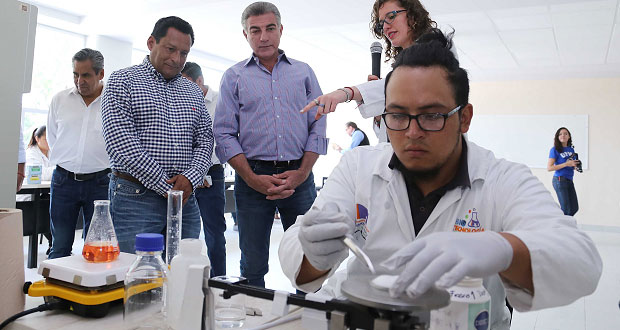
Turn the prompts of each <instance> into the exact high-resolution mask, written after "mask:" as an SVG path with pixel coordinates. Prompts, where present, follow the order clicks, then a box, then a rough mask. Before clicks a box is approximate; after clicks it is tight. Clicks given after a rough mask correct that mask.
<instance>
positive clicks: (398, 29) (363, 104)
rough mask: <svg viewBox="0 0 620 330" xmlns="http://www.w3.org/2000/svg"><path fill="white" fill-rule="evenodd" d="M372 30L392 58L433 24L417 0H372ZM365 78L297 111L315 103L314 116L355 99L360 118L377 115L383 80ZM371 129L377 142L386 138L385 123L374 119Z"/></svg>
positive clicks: (381, 104) (381, 102)
mask: <svg viewBox="0 0 620 330" xmlns="http://www.w3.org/2000/svg"><path fill="white" fill-rule="evenodd" d="M371 26H372V28H373V29H372V32H373V34H374V35H375V37H376V38H377V39H381V38H382V39H383V40H384V41H385V44H386V48H385V58H386V61H389V60H392V59H394V57H396V55H398V54H399V53H400V52H401V51H402V50H403V49H405V48H407V47H409V46H411V45H413V43H414V42H415V40H416V39H417V38H418V37H420V36H421V35H422V34H424V33H425V32H427V31H429V30H430V29H432V28H434V27H436V26H437V23H435V21H433V20H431V18H430V17H429V14H428V11H426V9H425V8H424V6H423V5H422V4H421V3H420V1H419V0H376V1H375V4H374V5H373V8H372V16H371ZM368 80H369V81H368V82H365V83H362V84H359V85H356V86H350V87H349V86H347V87H344V88H339V89H337V90H335V91H333V92H331V93H328V94H324V95H321V96H319V97H318V98H316V99H315V100H314V101H312V102H310V103H308V105H306V106H305V107H304V108H303V109H302V110H301V112H302V113H304V112H307V111H309V110H310V109H312V107H315V106H316V107H318V111H317V117H320V116H322V115H326V114H328V113H330V112H333V111H335V110H336V106H337V105H338V104H339V103H343V102H350V101H351V100H355V101H357V103H358V104H359V110H360V113H361V115H362V117H364V118H371V117H378V118H381V117H379V116H380V115H381V114H382V113H383V110H384V108H385V96H384V93H383V91H384V82H383V80H379V77H377V76H372V75H369V76H368ZM373 129H374V130H375V133H376V134H377V137H378V138H379V141H380V142H386V141H387V134H386V131H385V125H383V124H381V122H380V121H379V120H377V119H375V124H374V125H373Z"/></svg>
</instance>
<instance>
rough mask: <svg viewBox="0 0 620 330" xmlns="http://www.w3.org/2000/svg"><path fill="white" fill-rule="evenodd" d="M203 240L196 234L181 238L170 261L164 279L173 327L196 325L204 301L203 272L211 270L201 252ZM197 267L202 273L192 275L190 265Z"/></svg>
mask: <svg viewBox="0 0 620 330" xmlns="http://www.w3.org/2000/svg"><path fill="white" fill-rule="evenodd" d="M202 248H203V243H202V241H201V240H199V239H196V238H185V239H182V240H181V243H180V247H179V252H180V253H179V254H178V255H176V256H175V257H174V258H173V259H172V262H171V264H170V281H169V282H168V292H169V294H168V304H167V306H168V322H169V324H170V326H171V327H172V328H173V329H177V330H181V329H187V330H191V329H200V325H201V322H202V318H201V315H202V305H203V302H204V299H205V297H204V293H203V290H202V287H203V276H202V275H203V274H207V277H208V276H209V275H208V274H209V273H210V271H211V262H210V261H209V257H207V256H205V255H203V254H201V251H202ZM197 266H199V267H201V268H202V269H204V272H203V274H202V273H201V274H199V275H200V276H194V274H193V272H191V271H190V267H197Z"/></svg>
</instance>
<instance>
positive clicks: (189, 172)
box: [102, 16, 213, 252]
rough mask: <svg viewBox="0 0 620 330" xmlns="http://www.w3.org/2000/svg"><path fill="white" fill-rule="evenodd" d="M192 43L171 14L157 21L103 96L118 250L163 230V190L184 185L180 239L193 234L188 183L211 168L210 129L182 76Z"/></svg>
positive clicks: (196, 226) (197, 95)
mask: <svg viewBox="0 0 620 330" xmlns="http://www.w3.org/2000/svg"><path fill="white" fill-rule="evenodd" d="M193 44H194V32H193V29H192V26H191V25H190V24H189V23H187V22H186V21H184V20H182V19H180V18H178V17H174V16H171V17H165V18H162V19H160V20H158V21H157V23H156V24H155V27H154V28H153V32H152V33H151V36H150V37H149V38H148V40H147V46H148V48H149V50H150V51H151V52H150V55H149V56H147V57H146V58H145V59H144V61H142V64H139V65H135V66H132V67H129V68H125V69H122V70H119V71H116V72H114V73H112V75H111V76H110V79H109V80H108V84H107V86H106V87H107V89H106V90H105V92H104V95H103V104H102V114H103V136H104V139H105V142H106V149H107V151H108V154H109V156H110V163H111V166H110V167H111V168H112V173H113V176H112V177H111V179H110V188H109V191H108V192H109V198H110V213H111V214H112V221H113V222H114V228H115V230H116V235H117V237H118V242H119V246H120V249H121V251H123V252H134V244H135V236H136V234H138V233H162V234H163V233H165V230H166V208H167V199H166V197H167V194H168V191H169V190H171V189H172V190H182V191H183V203H184V206H183V221H182V233H181V237H182V238H190V237H191V238H198V236H199V235H200V212H199V209H198V205H197V203H196V198H195V196H194V193H193V191H194V189H195V188H196V187H198V186H200V185H201V184H202V178H203V175H204V173H205V172H206V171H207V170H208V169H209V167H211V152H212V150H213V131H212V128H211V118H210V117H209V114H208V112H207V110H206V108H205V102H204V99H203V96H202V91H201V90H200V88H199V87H198V86H197V85H196V84H194V83H192V82H191V81H189V80H187V79H183V78H182V76H181V70H182V69H183V66H184V65H185V61H186V59H187V54H188V53H189V50H190V48H191V46H192V45H193Z"/></svg>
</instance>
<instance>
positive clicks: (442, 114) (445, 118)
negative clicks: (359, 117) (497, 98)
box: [381, 104, 465, 132]
mask: <svg viewBox="0 0 620 330" xmlns="http://www.w3.org/2000/svg"><path fill="white" fill-rule="evenodd" d="M463 107H465V105H464V104H461V105H458V106H457V107H456V108H454V109H452V110H450V112H448V113H421V114H419V115H410V114H408V113H400V112H384V113H382V114H381V118H383V122H384V123H385V127H387V128H388V129H389V130H392V131H406V130H408V129H409V127H411V120H413V119H415V121H416V123H417V124H418V127H419V128H420V129H421V130H423V131H425V132H439V131H441V130H443V129H444V127H446V120H447V119H448V118H450V117H451V116H452V115H454V114H455V113H457V112H458V111H459V110H461V109H463ZM386 110H387V109H386ZM387 115H400V116H407V117H409V121H408V122H407V127H405V128H402V129H393V128H391V127H390V125H388V123H387V120H385V117H386V116H387ZM427 116H428V117H430V116H441V117H443V124H442V125H441V128H440V129H426V128H424V127H422V125H421V124H420V119H419V118H420V117H427Z"/></svg>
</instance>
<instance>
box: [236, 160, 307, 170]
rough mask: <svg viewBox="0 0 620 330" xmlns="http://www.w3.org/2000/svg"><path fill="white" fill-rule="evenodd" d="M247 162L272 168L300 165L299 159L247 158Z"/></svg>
mask: <svg viewBox="0 0 620 330" xmlns="http://www.w3.org/2000/svg"><path fill="white" fill-rule="evenodd" d="M248 164H250V165H255V164H256V165H261V166H265V167H273V168H288V167H293V166H298V165H301V159H295V160H282V161H277V160H252V159H250V160H248Z"/></svg>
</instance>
